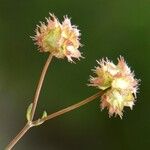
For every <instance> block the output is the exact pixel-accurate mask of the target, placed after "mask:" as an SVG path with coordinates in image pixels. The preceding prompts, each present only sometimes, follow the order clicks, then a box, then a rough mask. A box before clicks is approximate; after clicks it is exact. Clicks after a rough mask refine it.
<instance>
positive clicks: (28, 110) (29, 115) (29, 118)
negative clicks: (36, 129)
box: [26, 103, 33, 121]
mask: <svg viewBox="0 0 150 150" xmlns="http://www.w3.org/2000/svg"><path fill="white" fill-rule="evenodd" d="M32 106H33V103H31V104H30V105H29V106H28V108H27V113H26V118H27V120H28V121H31V111H32Z"/></svg>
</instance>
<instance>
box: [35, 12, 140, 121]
mask: <svg viewBox="0 0 150 150" xmlns="http://www.w3.org/2000/svg"><path fill="white" fill-rule="evenodd" d="M46 20H47V23H42V22H41V25H40V26H37V28H36V35H35V36H34V37H33V40H34V41H35V44H36V45H38V47H39V50H40V52H49V53H51V54H52V55H53V56H55V57H57V58H65V57H66V58H67V59H68V61H69V62H74V60H73V58H76V59H80V58H83V57H82V56H81V52H80V51H79V50H78V49H79V47H80V46H81V44H80V42H79V40H80V38H79V37H80V32H79V30H78V29H77V27H76V26H75V25H71V22H70V19H68V18H67V17H64V21H63V22H62V23H60V22H59V20H58V19H57V18H56V17H55V16H54V15H52V14H50V18H48V19H47V18H46ZM98 64H99V66H98V67H96V68H95V70H94V72H95V74H96V76H95V77H92V76H91V78H90V86H95V87H98V88H99V89H100V90H103V91H104V90H106V91H105V92H104V94H103V95H102V96H101V108H102V109H104V108H107V109H108V110H109V116H112V115H113V114H115V116H116V115H119V116H120V117H121V118H122V116H123V109H124V107H125V106H127V107H130V108H131V109H132V107H133V105H134V102H135V99H136V93H137V89H138V82H139V80H137V79H135V78H134V73H133V72H131V70H130V68H129V67H128V66H127V64H126V62H125V60H124V58H123V57H120V58H119V59H118V64H117V65H115V64H114V63H113V62H111V61H109V60H108V59H107V58H106V59H105V60H104V59H102V60H100V61H98Z"/></svg>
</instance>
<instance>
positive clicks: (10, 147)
mask: <svg viewBox="0 0 150 150" xmlns="http://www.w3.org/2000/svg"><path fill="white" fill-rule="evenodd" d="M52 57H53V55H52V54H49V56H48V58H47V61H46V63H45V65H44V67H43V70H42V73H41V76H40V79H39V82H38V85H37V88H36V92H35V96H34V99H33V106H32V110H31V120H30V122H28V123H27V124H26V125H25V126H24V128H23V129H22V130H21V131H20V132H19V133H18V135H17V136H16V137H15V138H14V139H13V140H12V141H11V142H10V143H9V144H8V146H7V147H6V150H11V149H12V148H13V147H14V146H15V144H16V143H17V142H18V141H19V140H20V139H21V138H22V137H23V135H24V134H25V133H26V132H27V131H28V130H29V129H30V128H31V127H32V126H33V125H32V120H33V117H34V114H35V110H36V106H37V102H38V99H39V95H40V92H41V88H42V85H43V81H44V78H45V75H46V72H47V69H48V66H49V64H50V62H51V60H52Z"/></svg>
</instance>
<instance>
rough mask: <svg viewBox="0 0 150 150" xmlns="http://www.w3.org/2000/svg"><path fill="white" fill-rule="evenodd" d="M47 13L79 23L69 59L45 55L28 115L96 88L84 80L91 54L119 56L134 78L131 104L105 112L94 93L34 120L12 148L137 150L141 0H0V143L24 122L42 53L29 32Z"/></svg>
mask: <svg viewBox="0 0 150 150" xmlns="http://www.w3.org/2000/svg"><path fill="white" fill-rule="evenodd" d="M49 12H51V13H54V14H55V15H56V16H57V17H58V18H59V19H60V20H61V21H62V19H63V15H66V14H67V15H68V16H69V17H71V18H72V23H73V24H76V25H78V27H79V29H80V30H81V33H82V36H81V43H82V44H83V45H84V47H82V48H80V50H81V51H82V52H83V53H84V56H85V57H86V59H82V60H81V61H80V62H77V64H70V63H68V62H67V61H66V60H57V59H53V61H52V64H51V66H50V68H49V71H48V74H47V76H46V79H45V82H44V86H43V91H42V92H41V96H40V101H39V103H38V108H37V112H36V117H37V116H39V115H41V113H42V111H43V110H47V112H48V113H52V112H55V111H56V110H59V109H61V108H64V107H66V106H69V105H70V104H74V103H76V102H78V101H80V100H83V99H84V98H86V97H88V96H91V95H92V94H94V93H96V92H97V91H98V90H97V89H95V88H92V87H87V86H86V84H87V83H88V79H89V75H90V74H91V73H92V72H91V69H92V68H93V67H94V66H95V65H97V64H96V60H98V59H101V58H102V57H106V56H107V57H108V58H110V59H112V60H113V61H114V62H115V63H116V62H117V61H116V60H117V57H119V55H122V56H124V57H125V59H126V61H127V62H128V64H129V65H130V66H131V69H132V70H134V71H135V74H136V78H138V79H139V78H140V79H141V80H142V82H141V85H140V90H139V94H138V98H137V102H136V105H135V106H134V109H133V111H130V110H129V109H128V108H127V109H125V112H124V117H123V119H122V120H121V119H120V118H119V117H117V118H111V119H110V118H108V114H107V111H106V110H105V111H102V112H101V111H100V108H99V99H97V100H95V101H93V102H91V103H89V104H87V105H85V106H83V107H81V108H79V109H77V110H75V111H72V112H70V113H67V114H65V115H63V116H61V117H58V118H55V119H53V120H51V121H48V122H46V123H45V124H44V125H41V126H39V127H35V128H33V129H32V130H30V132H28V133H27V134H26V135H25V136H24V137H23V138H22V140H21V141H20V142H19V143H18V144H17V145H16V147H15V149H16V150H108V149H111V150H133V149H136V150H141V149H148V148H149V147H150V117H149V115H150V100H149V97H150V94H149V93H150V92H149V83H150V80H149V78H150V69H149V67H150V63H149V56H150V52H149V50H150V19H149V18H150V1H149V0H113V1H110V0H0V150H3V149H4V147H5V146H6V145H7V143H8V142H9V141H10V140H11V139H12V138H13V137H14V136H15V135H16V134H17V133H18V131H19V130H20V129H21V128H22V127H23V126H24V124H25V121H26V120H25V112H26V109H27V107H28V105H29V104H30V103H31V101H32V98H33V95H34V92H35V87H36V84H37V80H38V79H39V75H40V72H41V68H42V66H43V64H44V63H45V61H46V58H47V56H48V54H47V53H45V54H43V53H39V52H38V51H37V47H36V46H35V45H34V44H33V41H32V39H31V38H30V37H29V36H33V35H34V30H35V27H36V24H38V23H39V21H45V19H44V18H45V17H48V16H49V14H48V13H49Z"/></svg>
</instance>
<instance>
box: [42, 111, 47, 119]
mask: <svg viewBox="0 0 150 150" xmlns="http://www.w3.org/2000/svg"><path fill="white" fill-rule="evenodd" d="M45 117H47V112H46V111H43V115H42V119H43V118H45Z"/></svg>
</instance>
